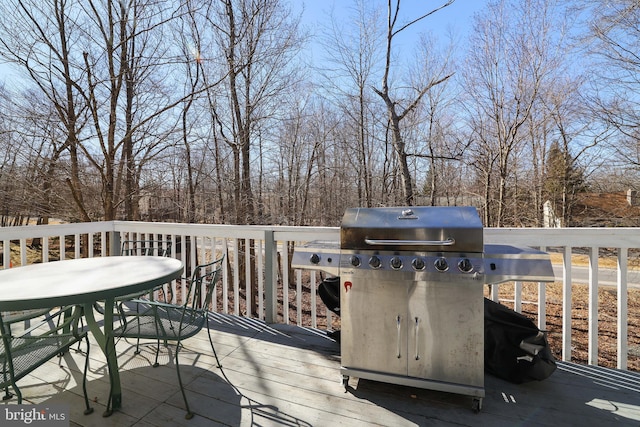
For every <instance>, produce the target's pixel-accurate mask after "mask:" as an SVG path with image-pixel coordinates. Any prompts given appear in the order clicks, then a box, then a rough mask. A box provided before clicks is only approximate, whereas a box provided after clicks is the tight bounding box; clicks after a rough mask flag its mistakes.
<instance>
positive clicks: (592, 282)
mask: <svg viewBox="0 0 640 427" xmlns="http://www.w3.org/2000/svg"><path fill="white" fill-rule="evenodd" d="M588 312H589V331H588V336H589V337H588V342H589V347H588V352H589V354H588V356H587V360H588V363H589V364H590V365H597V364H598V247H596V246H594V247H591V248H589V308H588Z"/></svg>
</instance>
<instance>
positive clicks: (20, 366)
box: [0, 307, 93, 414]
mask: <svg viewBox="0 0 640 427" xmlns="http://www.w3.org/2000/svg"><path fill="white" fill-rule="evenodd" d="M28 315H32V316H33V317H31V318H29V317H27V316H28ZM42 315H43V310H32V311H25V312H23V313H22V314H21V315H19V316H16V315H15V313H3V314H0V333H1V334H2V341H1V342H0V368H1V372H2V377H1V378H0V387H1V388H3V389H5V390H6V393H5V396H4V397H3V400H7V399H10V398H11V397H13V395H12V394H11V393H10V392H9V387H11V388H12V389H13V390H14V392H15V394H16V395H17V396H18V404H20V403H22V392H21V391H20V388H19V387H18V385H17V382H18V381H19V380H21V379H22V378H24V377H25V376H27V375H28V374H30V373H31V372H33V371H34V370H35V369H36V368H38V367H40V366H42V365H43V364H45V363H46V362H47V361H49V360H50V359H53V358H54V357H56V356H62V355H63V354H64V353H66V352H67V351H68V350H69V348H70V347H71V346H72V345H73V344H75V343H80V342H81V341H82V340H84V341H85V342H86V344H87V351H86V354H85V365H84V373H83V376H82V392H83V393H84V401H85V405H86V409H85V411H84V413H85V414H90V413H91V412H93V408H92V407H91V406H90V405H89V397H88V396H87V370H88V368H89V338H88V337H87V332H86V331H81V330H80V329H79V328H78V322H79V320H80V318H81V317H82V315H83V312H82V308H81V307H75V308H74V309H73V310H70V308H69V307H65V308H61V309H59V310H58V311H55V312H53V313H49V311H47V313H46V314H45V315H44V318H42V317H41V316H42ZM25 320H33V321H34V322H35V323H36V324H35V325H34V326H32V327H30V328H28V329H26V330H24V331H21V332H20V333H19V334H12V332H11V325H12V324H13V323H16V322H18V321H25ZM61 360H62V359H61Z"/></svg>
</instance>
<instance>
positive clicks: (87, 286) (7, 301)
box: [0, 256, 183, 416]
mask: <svg viewBox="0 0 640 427" xmlns="http://www.w3.org/2000/svg"><path fill="white" fill-rule="evenodd" d="M182 271H183V266H182V262H181V261H180V260H177V259H175V258H169V257H156V256H110V257H97V258H82V259H73V260H64V261H52V262H46V263H41V264H31V265H27V266H24V267H16V268H11V269H6V270H0V311H19V310H29V309H37V308H51V307H59V306H70V305H81V306H83V308H84V315H85V318H86V320H87V325H88V327H89V329H90V331H91V333H92V335H93V336H94V338H95V339H96V341H97V342H98V344H99V345H100V348H101V349H102V351H103V352H104V354H105V356H106V359H107V366H108V368H109V380H110V383H111V390H110V393H109V399H110V400H111V405H107V408H109V407H111V408H112V409H119V408H120V407H121V406H122V390H121V387H120V374H119V371H118V358H117V355H116V349H115V343H114V340H113V333H112V332H113V320H114V319H113V312H114V300H115V299H116V298H117V297H119V296H123V295H129V294H135V293H137V292H144V291H145V290H149V289H153V288H155V287H157V286H160V285H162V284H164V283H168V282H170V281H172V280H174V279H177V278H179V277H180V276H181V274H182ZM97 301H101V302H102V301H103V302H104V306H105V307H104V326H103V329H104V330H101V328H100V325H99V324H98V322H97V321H96V319H95V317H94V312H93V304H94V303H95V302H97ZM103 415H104V416H109V415H111V411H106V412H105V413H104V414H103Z"/></svg>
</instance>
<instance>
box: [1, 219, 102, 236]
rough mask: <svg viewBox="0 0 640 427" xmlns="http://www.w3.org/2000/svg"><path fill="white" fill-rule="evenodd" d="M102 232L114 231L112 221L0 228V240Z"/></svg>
mask: <svg viewBox="0 0 640 427" xmlns="http://www.w3.org/2000/svg"><path fill="white" fill-rule="evenodd" d="M103 231H106V232H109V231H114V223H113V221H98V222H76V223H72V224H47V225H22V226H17V227H0V240H17V239H29V238H32V237H56V236H61V235H71V234H82V233H101V232H103Z"/></svg>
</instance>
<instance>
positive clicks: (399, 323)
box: [396, 315, 402, 359]
mask: <svg viewBox="0 0 640 427" xmlns="http://www.w3.org/2000/svg"><path fill="white" fill-rule="evenodd" d="M396 322H397V325H396V326H397V328H398V359H400V358H401V357H402V351H401V350H402V347H401V345H402V332H401V330H400V329H401V326H402V318H401V317H400V315H398V316H397V317H396Z"/></svg>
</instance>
